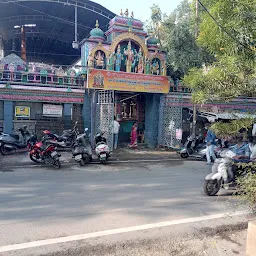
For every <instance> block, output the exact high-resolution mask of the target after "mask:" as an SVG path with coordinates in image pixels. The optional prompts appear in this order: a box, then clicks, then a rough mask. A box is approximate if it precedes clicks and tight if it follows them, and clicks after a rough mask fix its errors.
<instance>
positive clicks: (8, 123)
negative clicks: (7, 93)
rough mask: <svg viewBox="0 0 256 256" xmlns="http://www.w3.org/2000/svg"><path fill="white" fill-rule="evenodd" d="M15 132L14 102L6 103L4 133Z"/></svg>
mask: <svg viewBox="0 0 256 256" xmlns="http://www.w3.org/2000/svg"><path fill="white" fill-rule="evenodd" d="M12 132H13V101H4V133H12Z"/></svg>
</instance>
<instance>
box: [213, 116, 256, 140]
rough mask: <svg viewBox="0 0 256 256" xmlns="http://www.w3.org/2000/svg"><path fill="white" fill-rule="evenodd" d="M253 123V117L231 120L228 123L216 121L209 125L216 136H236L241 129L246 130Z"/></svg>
mask: <svg viewBox="0 0 256 256" xmlns="http://www.w3.org/2000/svg"><path fill="white" fill-rule="evenodd" d="M252 124H254V119H253V118H243V119H239V120H232V121H231V122H230V123H228V124H227V123H223V122H217V123H214V124H213V125H211V130H213V131H214V133H215V134H216V136H217V137H218V138H222V137H226V136H232V137H235V136H237V135H238V134H239V133H240V131H241V130H245V131H246V130H248V129H249V128H250V127H251V126H252Z"/></svg>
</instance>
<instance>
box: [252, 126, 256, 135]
mask: <svg viewBox="0 0 256 256" xmlns="http://www.w3.org/2000/svg"><path fill="white" fill-rule="evenodd" d="M255 135H256V124H254V125H253V128H252V136H253V137H254V136H255Z"/></svg>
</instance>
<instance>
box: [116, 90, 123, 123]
mask: <svg viewBox="0 0 256 256" xmlns="http://www.w3.org/2000/svg"><path fill="white" fill-rule="evenodd" d="M115 108H116V109H115V111H116V112H115V116H116V118H117V120H121V118H122V103H121V102H120V96H119V95H118V94H115Z"/></svg>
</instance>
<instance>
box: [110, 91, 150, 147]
mask: <svg viewBox="0 0 256 256" xmlns="http://www.w3.org/2000/svg"><path fill="white" fill-rule="evenodd" d="M145 104H146V97H145V94H144V93H133V92H117V93H116V95H115V116H116V118H117V121H118V122H119V123H120V131H119V144H120V145H127V144H128V143H129V142H130V133H131V129H132V125H133V124H134V122H137V123H138V143H144V131H145Z"/></svg>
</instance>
